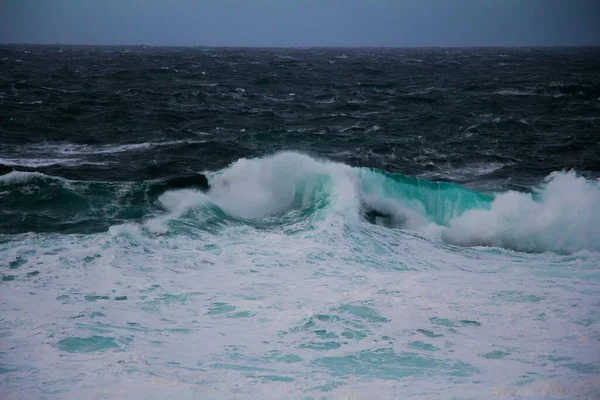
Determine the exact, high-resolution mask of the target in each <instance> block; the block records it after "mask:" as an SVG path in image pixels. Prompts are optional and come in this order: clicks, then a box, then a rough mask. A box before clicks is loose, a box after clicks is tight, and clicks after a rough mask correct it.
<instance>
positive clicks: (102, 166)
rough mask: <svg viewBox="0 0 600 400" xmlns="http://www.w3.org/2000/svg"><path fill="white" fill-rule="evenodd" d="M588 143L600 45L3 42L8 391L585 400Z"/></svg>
mask: <svg viewBox="0 0 600 400" xmlns="http://www.w3.org/2000/svg"><path fill="white" fill-rule="evenodd" d="M599 134H600V48H519V49H512V48H493V49H486V48H465V49H460V48H455V49H435V48H432V49H369V48H361V49H347V48H343V49H335V48H331V49H319V48H311V49H249V48H155V47H144V46H137V47H77V46H30V45H2V46H0V172H2V175H1V176H0V275H1V281H0V397H1V398H2V399H82V398H85V399H105V398H106V399H165V398H173V399H175V398H176V399H306V400H308V399H315V400H316V399H319V400H320V399H493V398H499V399H598V398H600V181H599V180H598V179H599V177H600V136H599ZM195 173H202V174H205V175H206V176H207V178H208V181H209V183H210V190H208V191H207V192H203V191H201V190H198V189H197V188H182V189H176V190H166V191H158V192H157V191H156V190H153V188H156V187H158V186H157V185H160V184H161V183H162V182H165V180H167V179H170V178H176V177H181V176H189V175H190V174H195Z"/></svg>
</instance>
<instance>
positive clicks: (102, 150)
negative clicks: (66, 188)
mask: <svg viewBox="0 0 600 400" xmlns="http://www.w3.org/2000/svg"><path fill="white" fill-rule="evenodd" d="M197 143H203V141H197V140H173V141H166V142H145V143H132V144H109V145H103V146H91V145H78V144H72V143H57V144H52V143H44V144H37V145H33V146H26V147H16V148H15V151H17V152H19V151H20V152H26V153H31V152H35V153H37V154H40V153H41V154H56V155H65V156H74V155H94V154H113V153H126V152H134V151H143V150H148V149H152V148H156V147H169V146H177V145H181V144H197ZM5 161H6V162H5ZM0 163H4V164H6V165H22V166H31V167H42V166H48V165H55V164H67V163H72V164H75V163H86V164H90V163H89V162H88V161H84V160H81V159H79V158H54V159H50V158H48V159H37V160H27V159H24V160H19V159H0ZM24 163H26V164H24ZM91 164H92V165H104V164H105V163H96V164H94V163H91Z"/></svg>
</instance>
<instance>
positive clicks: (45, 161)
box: [0, 158, 108, 168]
mask: <svg viewBox="0 0 600 400" xmlns="http://www.w3.org/2000/svg"><path fill="white" fill-rule="evenodd" d="M0 164H1V165H6V166H12V167H29V168H39V167H50V166H53V165H68V166H76V165H107V164H108V163H106V162H92V161H86V160H83V159H80V158H33V159H26V158H0Z"/></svg>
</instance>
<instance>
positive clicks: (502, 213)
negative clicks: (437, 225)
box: [442, 172, 600, 253]
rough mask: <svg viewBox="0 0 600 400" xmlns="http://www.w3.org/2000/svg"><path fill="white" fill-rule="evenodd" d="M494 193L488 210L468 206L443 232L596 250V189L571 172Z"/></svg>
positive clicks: (448, 236) (459, 239) (453, 238)
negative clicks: (529, 187)
mask: <svg viewBox="0 0 600 400" xmlns="http://www.w3.org/2000/svg"><path fill="white" fill-rule="evenodd" d="M538 192H539V193H537V196H538V197H539V198H538V199H534V197H533V196H532V195H530V194H525V193H519V192H512V191H511V192H507V193H503V194H500V195H498V196H497V197H496V198H495V199H494V201H493V202H492V204H491V209H490V210H468V211H466V212H465V213H464V214H463V215H462V216H460V217H458V218H456V219H454V220H452V221H451V223H450V227H449V228H448V229H446V230H444V231H443V233H442V238H443V239H444V240H445V241H447V242H449V243H453V244H459V245H467V246H472V245H486V246H499V247H506V248H510V249H515V250H521V251H534V252H539V251H558V252H566V253H572V252H576V251H579V250H583V249H588V250H600V208H599V207H598V206H599V205H600V190H599V187H598V185H597V184H595V183H594V182H592V181H588V180H586V179H585V178H583V177H578V176H577V175H576V174H575V173H574V172H566V173H563V172H557V173H553V174H551V175H550V176H549V177H548V179H547V183H546V184H545V185H544V186H543V187H542V188H541V189H539V191H538Z"/></svg>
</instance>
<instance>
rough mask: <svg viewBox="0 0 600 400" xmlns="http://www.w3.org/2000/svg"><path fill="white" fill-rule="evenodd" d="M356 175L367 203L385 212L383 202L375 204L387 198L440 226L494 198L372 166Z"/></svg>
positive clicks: (463, 188) (481, 207)
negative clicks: (375, 168)
mask: <svg viewBox="0 0 600 400" xmlns="http://www.w3.org/2000/svg"><path fill="white" fill-rule="evenodd" d="M358 175H359V177H360V184H361V191H362V193H363V196H364V197H367V198H369V200H371V202H369V201H367V205H369V206H372V207H374V208H376V209H377V205H378V204H379V207H381V208H382V209H383V210H381V211H383V212H384V213H385V202H382V201H380V202H379V203H378V202H377V199H382V198H383V199H388V200H391V201H392V202H394V203H395V204H397V205H400V206H402V207H404V208H405V209H408V210H410V211H412V212H414V213H416V214H417V215H419V216H422V217H423V218H424V219H425V220H426V221H427V222H430V223H434V224H437V225H442V226H448V224H449V223H450V221H452V220H453V219H454V218H457V217H459V216H460V215H462V214H463V213H464V212H465V211H467V210H471V209H485V210H488V209H489V208H490V204H491V202H492V200H493V197H492V196H488V195H485V194H482V193H478V192H476V191H473V190H470V189H467V188H465V187H462V186H460V185H456V184H452V183H448V182H432V181H429V180H427V179H423V178H417V177H412V176H406V175H402V174H392V173H388V172H384V171H378V170H374V169H361V170H359V172H358ZM388 204H389V203H388ZM388 208H389V207H388ZM390 211H392V210H390Z"/></svg>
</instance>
